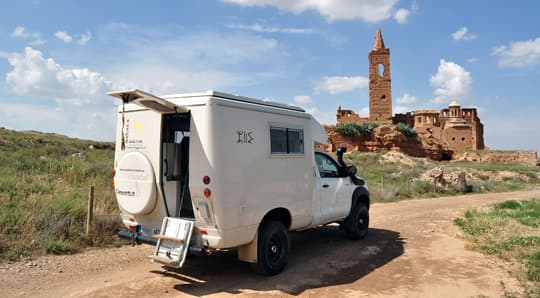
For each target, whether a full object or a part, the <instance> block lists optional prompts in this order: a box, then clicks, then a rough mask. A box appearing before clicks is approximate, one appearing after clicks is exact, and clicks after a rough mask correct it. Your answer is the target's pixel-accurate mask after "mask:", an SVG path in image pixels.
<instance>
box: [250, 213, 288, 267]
mask: <svg viewBox="0 0 540 298" xmlns="http://www.w3.org/2000/svg"><path fill="white" fill-rule="evenodd" d="M257 241H258V243H257V263H255V264H253V269H254V271H255V272H257V273H259V274H264V275H275V274H278V273H280V272H281V271H282V270H283V269H284V268H285V266H286V265H287V261H288V260H289V233H288V231H287V228H285V226H284V225H283V224H282V223H281V222H278V221H267V222H263V223H262V224H261V226H260V227H259V235H258V239H257Z"/></svg>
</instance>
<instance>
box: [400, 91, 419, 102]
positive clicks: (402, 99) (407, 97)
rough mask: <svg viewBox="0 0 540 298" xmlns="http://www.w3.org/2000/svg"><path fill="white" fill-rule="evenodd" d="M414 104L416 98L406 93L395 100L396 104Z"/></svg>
mask: <svg viewBox="0 0 540 298" xmlns="http://www.w3.org/2000/svg"><path fill="white" fill-rule="evenodd" d="M414 102H416V97H415V96H413V95H409V94H408V93H405V94H403V96H401V97H398V98H397V99H396V103H398V104H411V103H414Z"/></svg>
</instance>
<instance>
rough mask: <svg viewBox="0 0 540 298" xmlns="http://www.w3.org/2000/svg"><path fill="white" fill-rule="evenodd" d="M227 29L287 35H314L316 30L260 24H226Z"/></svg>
mask: <svg viewBox="0 0 540 298" xmlns="http://www.w3.org/2000/svg"><path fill="white" fill-rule="evenodd" d="M226 27H227V28H229V29H240V30H248V31H254V32H258V33H289V34H314V33H318V32H317V31H316V30H313V29H308V28H281V27H277V26H264V25H261V24H253V25H243V24H228V25H226Z"/></svg>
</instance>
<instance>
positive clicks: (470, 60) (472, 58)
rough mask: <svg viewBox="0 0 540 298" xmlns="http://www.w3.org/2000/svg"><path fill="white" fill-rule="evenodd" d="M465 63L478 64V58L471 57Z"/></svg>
mask: <svg viewBox="0 0 540 298" xmlns="http://www.w3.org/2000/svg"><path fill="white" fill-rule="evenodd" d="M467 62H469V63H476V62H478V58H476V57H471V58H469V59H467Z"/></svg>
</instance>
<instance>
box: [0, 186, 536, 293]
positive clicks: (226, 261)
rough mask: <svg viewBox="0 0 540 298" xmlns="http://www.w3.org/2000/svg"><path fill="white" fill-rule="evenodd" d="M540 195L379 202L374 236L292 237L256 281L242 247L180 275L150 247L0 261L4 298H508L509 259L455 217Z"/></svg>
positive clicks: (514, 285)
mask: <svg viewBox="0 0 540 298" xmlns="http://www.w3.org/2000/svg"><path fill="white" fill-rule="evenodd" d="M531 198H540V190H534V191H525V192H514V193H497V194H479V195H464V196H456V197H445V198H437V199H424V200H409V201H401V202H395V203H386V204H374V205H373V206H372V209H371V212H370V213H371V218H372V220H371V230H370V234H369V235H368V237H367V238H366V239H364V240H362V241H350V240H347V239H346V238H345V237H344V235H343V233H342V232H340V231H339V229H338V228H337V227H336V226H325V227H320V228H317V229H311V230H308V231H303V232H295V233H292V234H291V245H292V253H291V257H290V262H289V265H288V267H287V268H286V270H285V271H284V272H283V273H281V274H279V275H277V276H274V277H261V276H257V275H254V274H253V273H252V272H251V271H250V269H249V266H248V265H247V264H245V263H241V262H238V261H237V260H236V255H235V252H234V251H223V252H218V253H216V254H215V255H213V256H212V257H209V258H190V259H188V260H187V262H186V265H185V267H184V268H183V269H182V270H179V271H167V270H165V269H164V268H163V267H161V266H160V265H157V264H153V263H151V262H150V261H148V260H147V259H146V258H145V256H147V255H149V254H151V252H152V247H150V246H145V245H143V246H138V247H130V246H124V247H120V248H109V249H91V250H87V251H84V252H83V253H79V254H74V255H65V256H45V257H40V258H37V259H34V260H27V261H23V262H17V263H2V264H0V293H2V296H5V297H13V296H24V297H33V296H47V297H53V296H54V297H58V296H67V297H80V296H82V297H111V296H127V297H135V296H136V297H149V296H206V295H208V296H228V295H231V294H240V295H245V296H278V297H282V296H290V295H300V296H313V297H321V296H328V297H344V296H348V297H397V296H399V297H502V296H505V295H516V296H520V293H523V287H524V285H522V284H521V283H520V282H519V281H518V280H516V279H515V278H513V277H511V276H509V274H508V273H507V271H506V270H505V266H507V265H508V264H505V263H504V262H501V261H498V260H496V259H495V258H492V257H488V256H485V255H482V254H480V253H477V252H474V251H470V250H467V249H466V246H467V243H466V242H464V241H463V240H461V238H460V234H459V232H458V230H457V229H456V228H455V226H454V225H453V223H452V220H453V219H454V218H456V217H458V216H461V215H462V213H463V212H464V210H465V209H467V208H470V207H476V206H481V205H485V204H488V203H493V202H499V201H504V200H508V199H516V200H519V199H531Z"/></svg>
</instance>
